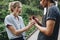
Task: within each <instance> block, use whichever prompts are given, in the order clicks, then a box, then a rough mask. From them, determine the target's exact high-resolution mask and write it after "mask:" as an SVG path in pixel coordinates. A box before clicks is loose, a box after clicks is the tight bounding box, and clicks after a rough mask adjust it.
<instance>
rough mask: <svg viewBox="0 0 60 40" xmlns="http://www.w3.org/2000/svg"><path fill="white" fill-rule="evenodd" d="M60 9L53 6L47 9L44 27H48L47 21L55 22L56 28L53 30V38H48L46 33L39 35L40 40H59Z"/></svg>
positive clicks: (43, 21) (43, 19)
mask: <svg viewBox="0 0 60 40" xmlns="http://www.w3.org/2000/svg"><path fill="white" fill-rule="evenodd" d="M59 16H60V14H59V9H58V7H56V6H54V5H52V6H51V7H49V8H48V9H47V13H46V14H45V15H44V16H43V18H42V25H43V27H46V21H48V20H54V21H55V26H54V30H53V34H52V35H51V36H47V35H45V34H44V33H42V32H40V33H39V35H38V40H57V37H58V31H59V21H60V18H59Z"/></svg>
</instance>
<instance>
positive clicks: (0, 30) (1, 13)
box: [0, 0, 60, 40]
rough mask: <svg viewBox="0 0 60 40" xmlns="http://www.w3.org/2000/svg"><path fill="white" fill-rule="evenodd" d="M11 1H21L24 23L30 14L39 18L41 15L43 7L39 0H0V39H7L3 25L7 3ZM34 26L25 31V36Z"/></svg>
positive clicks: (27, 20) (26, 22)
mask: <svg viewBox="0 0 60 40" xmlns="http://www.w3.org/2000/svg"><path fill="white" fill-rule="evenodd" d="M12 1H21V2H22V5H23V7H22V14H21V16H22V17H23V20H24V23H25V25H27V24H28V22H29V17H30V16H32V15H35V16H37V17H38V18H39V19H40V20H41V17H42V15H43V8H42V7H41V5H40V3H39V2H40V0H0V40H8V37H7V33H6V31H5V26H4V18H5V16H6V15H8V14H9V13H10V12H9V11H8V4H9V2H12ZM59 8H60V2H59ZM35 29H36V28H35V27H34V26H33V27H32V28H31V29H30V30H29V31H27V32H26V35H27V37H28V36H29V34H30V33H32V32H33V31H34V30H35Z"/></svg>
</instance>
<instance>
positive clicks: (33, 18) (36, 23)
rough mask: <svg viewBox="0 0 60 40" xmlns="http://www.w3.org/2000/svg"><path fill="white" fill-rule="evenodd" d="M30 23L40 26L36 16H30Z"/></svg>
mask: <svg viewBox="0 0 60 40" xmlns="http://www.w3.org/2000/svg"><path fill="white" fill-rule="evenodd" d="M30 25H35V26H37V25H39V26H42V24H41V23H39V20H38V18H36V17H35V16H32V17H30Z"/></svg>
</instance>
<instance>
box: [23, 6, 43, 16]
mask: <svg viewBox="0 0 60 40" xmlns="http://www.w3.org/2000/svg"><path fill="white" fill-rule="evenodd" d="M22 9H23V13H27V14H29V15H40V16H42V10H41V9H38V8H36V7H32V6H29V5H23V8H22Z"/></svg>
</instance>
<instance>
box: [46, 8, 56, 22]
mask: <svg viewBox="0 0 60 40" xmlns="http://www.w3.org/2000/svg"><path fill="white" fill-rule="evenodd" d="M46 20H54V21H56V13H55V11H54V9H53V8H51V9H49V10H48V12H47V18H46Z"/></svg>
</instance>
